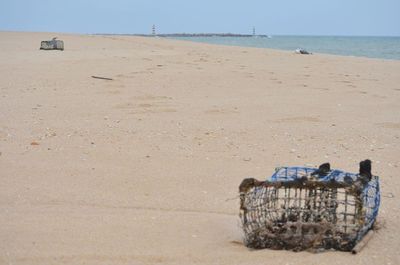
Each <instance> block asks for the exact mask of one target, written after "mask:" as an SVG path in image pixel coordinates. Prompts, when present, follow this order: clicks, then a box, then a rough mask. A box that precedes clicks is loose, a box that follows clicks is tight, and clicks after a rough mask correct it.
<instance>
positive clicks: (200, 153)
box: [0, 32, 400, 265]
mask: <svg viewBox="0 0 400 265" xmlns="http://www.w3.org/2000/svg"><path fill="white" fill-rule="evenodd" d="M53 36H58V37H59V38H60V39H62V40H64V41H65V51H63V52H60V51H40V50H39V47H40V41H41V40H47V39H51V38H52V37H53ZM92 75H95V76H102V77H108V78H112V79H113V80H112V81H107V80H100V79H94V78H92V77H91V76H92ZM399 84H400V61H390V60H380V59H366V58H355V57H341V56H330V55H320V54H314V55H310V56H304V55H296V54H294V53H292V52H285V51H275V50H269V49H255V48H243V47H225V46H214V45H207V44H196V43H191V42H183V41H176V40H167V39H161V38H140V37H122V36H86V35H70V34H56V33H21V32H20V33H15V32H1V33H0V152H1V153H0V172H1V173H0V180H1V185H0V212H1V214H0V264H227V265H228V264H229V265H231V264H352V265H356V264H392V265H395V264H400V258H399V256H398V251H399V249H400V229H399V227H398V220H399V219H400V210H399V204H398V198H399V197H400V188H399V185H400V180H399V176H398V174H399V167H400V161H399V157H400V115H399V113H400V103H399V102H400V85H399ZM366 158H370V159H372V160H373V173H374V174H377V175H379V176H381V186H382V196H383V197H382V205H381V208H380V213H379V218H378V228H379V230H377V231H376V233H375V235H374V237H373V238H372V239H371V241H370V242H369V243H368V245H367V247H366V248H365V249H364V250H363V251H362V252H361V253H360V254H358V255H351V254H349V253H343V252H334V251H331V252H326V253H322V254H312V253H309V252H301V253H294V252H289V251H273V250H260V251H252V250H249V249H247V248H246V247H244V246H243V245H242V243H241V241H242V234H241V229H240V226H239V218H238V212H239V200H238V197H237V196H238V185H239V184H240V182H241V180H242V179H243V178H245V177H255V178H257V179H261V180H262V179H265V178H266V177H269V176H270V175H271V174H272V173H273V170H274V168H275V167H277V166H282V165H291V166H294V165H308V166H316V165H319V164H321V163H323V162H330V163H331V165H332V167H334V168H339V169H343V170H347V171H351V172H357V171H358V162H359V161H360V160H363V159H366Z"/></svg>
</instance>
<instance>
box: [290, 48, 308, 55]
mask: <svg viewBox="0 0 400 265" xmlns="http://www.w3.org/2000/svg"><path fill="white" fill-rule="evenodd" d="M294 52H295V53H297V54H312V53H311V52H309V51H307V50H304V49H301V48H299V49H296V50H295V51H294Z"/></svg>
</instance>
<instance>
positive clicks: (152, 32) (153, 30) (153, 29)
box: [151, 24, 156, 36]
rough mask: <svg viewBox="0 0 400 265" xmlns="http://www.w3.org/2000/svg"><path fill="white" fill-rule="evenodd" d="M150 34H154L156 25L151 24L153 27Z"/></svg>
mask: <svg viewBox="0 0 400 265" xmlns="http://www.w3.org/2000/svg"><path fill="white" fill-rule="evenodd" d="M151 35H153V36H156V25H154V24H153V27H152V28H151Z"/></svg>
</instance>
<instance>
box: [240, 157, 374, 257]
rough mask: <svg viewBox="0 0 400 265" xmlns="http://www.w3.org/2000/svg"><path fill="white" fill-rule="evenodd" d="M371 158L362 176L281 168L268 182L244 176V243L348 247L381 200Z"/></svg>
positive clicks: (364, 164)
mask: <svg viewBox="0 0 400 265" xmlns="http://www.w3.org/2000/svg"><path fill="white" fill-rule="evenodd" d="M370 172H371V167H370V161H369V160H366V161H362V162H361V163H360V174H353V173H347V172H344V171H340V170H330V165H329V164H323V165H321V166H320V168H318V169H317V168H309V167H282V168H278V169H277V170H276V172H275V173H274V174H273V175H272V177H271V179H270V180H267V181H257V180H255V179H252V178H249V179H244V180H243V181H242V183H241V185H240V187H239V192H240V218H241V222H242V227H243V231H244V236H245V238H244V241H245V244H246V246H247V247H250V248H255V249H260V248H271V249H290V250H294V251H301V250H306V249H309V250H322V249H336V250H342V251H351V250H352V249H353V248H354V246H355V245H356V244H357V243H358V242H359V241H360V240H361V239H362V237H363V236H364V235H365V234H366V233H367V232H368V231H369V230H370V229H371V228H372V226H373V224H374V222H375V219H376V216H377V214H378V208H379V203H380V192H379V178H378V177H377V176H372V175H371V173H370Z"/></svg>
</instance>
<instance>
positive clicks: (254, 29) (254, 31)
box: [253, 27, 256, 37]
mask: <svg viewBox="0 0 400 265" xmlns="http://www.w3.org/2000/svg"><path fill="white" fill-rule="evenodd" d="M255 36H256V27H253V37H255Z"/></svg>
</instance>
